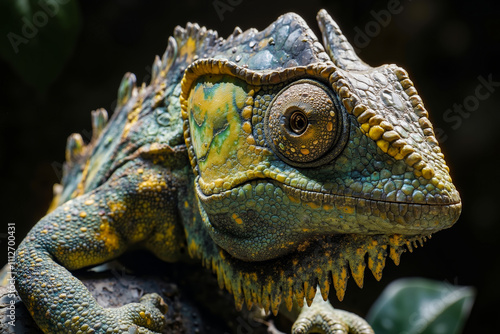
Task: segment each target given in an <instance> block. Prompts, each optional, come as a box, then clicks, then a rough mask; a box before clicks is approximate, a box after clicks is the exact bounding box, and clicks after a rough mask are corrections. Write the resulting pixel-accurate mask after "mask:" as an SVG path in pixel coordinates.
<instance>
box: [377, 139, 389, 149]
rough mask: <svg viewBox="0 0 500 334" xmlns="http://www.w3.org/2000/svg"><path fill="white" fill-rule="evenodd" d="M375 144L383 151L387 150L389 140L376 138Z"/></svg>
mask: <svg viewBox="0 0 500 334" xmlns="http://www.w3.org/2000/svg"><path fill="white" fill-rule="evenodd" d="M377 146H378V147H380V149H381V150H382V151H384V152H387V151H388V150H389V142H387V141H385V140H383V139H379V140H377Z"/></svg>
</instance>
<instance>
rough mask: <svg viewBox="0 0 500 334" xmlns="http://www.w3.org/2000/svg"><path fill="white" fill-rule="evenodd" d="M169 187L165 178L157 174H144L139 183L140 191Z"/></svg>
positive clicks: (160, 189)
mask: <svg viewBox="0 0 500 334" xmlns="http://www.w3.org/2000/svg"><path fill="white" fill-rule="evenodd" d="M166 188H167V183H166V181H165V180H164V179H162V178H159V177H158V176H156V175H152V174H151V175H148V176H143V181H142V182H141V183H139V184H138V186H137V190H138V191H139V192H143V191H148V190H149V191H158V192H160V191H163V190H165V189H166Z"/></svg>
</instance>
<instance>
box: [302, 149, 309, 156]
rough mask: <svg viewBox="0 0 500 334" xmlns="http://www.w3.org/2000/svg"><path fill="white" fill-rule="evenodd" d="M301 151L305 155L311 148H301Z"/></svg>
mask: <svg viewBox="0 0 500 334" xmlns="http://www.w3.org/2000/svg"><path fill="white" fill-rule="evenodd" d="M300 153H302V154H303V155H308V154H309V150H308V149H307V148H301V149H300Z"/></svg>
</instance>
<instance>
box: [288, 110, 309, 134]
mask: <svg viewBox="0 0 500 334" xmlns="http://www.w3.org/2000/svg"><path fill="white" fill-rule="evenodd" d="M306 128H307V116H306V115H305V114H304V113H303V112H302V111H300V110H296V111H294V112H293V113H292V114H291V115H290V129H291V130H292V131H293V132H295V133H296V134H298V135H300V134H302V133H303V132H304V131H305V130H306Z"/></svg>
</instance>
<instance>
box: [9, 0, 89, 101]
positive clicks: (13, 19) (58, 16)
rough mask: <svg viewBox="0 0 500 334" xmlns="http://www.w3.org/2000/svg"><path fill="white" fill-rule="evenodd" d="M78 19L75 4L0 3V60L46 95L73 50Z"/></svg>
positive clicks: (67, 0)
mask: <svg viewBox="0 0 500 334" xmlns="http://www.w3.org/2000/svg"><path fill="white" fill-rule="evenodd" d="M80 16H81V15H80V9H79V5H78V2H77V1H76V0H13V1H6V0H3V1H0V22H2V24H1V25H0V35H1V36H2V38H1V39H0V57H1V58H3V59H4V60H5V61H6V62H7V63H9V64H10V66H11V67H12V68H13V69H14V71H15V72H16V73H18V75H19V76H20V77H22V79H23V80H24V81H25V82H26V83H28V84H29V85H31V86H33V87H34V88H35V89H36V90H37V92H38V93H39V94H43V93H45V92H46V90H47V89H48V88H49V86H50V84H51V83H52V82H54V80H55V79H56V78H57V76H58V75H59V74H60V73H61V71H62V70H63V68H64V66H65V64H66V62H67V60H68V59H69V57H70V56H71V54H72V52H73V50H74V48H75V45H76V41H77V37H78V33H79V31H80V25H81V18H80ZM4 36H5V38H4Z"/></svg>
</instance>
